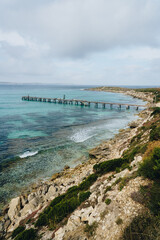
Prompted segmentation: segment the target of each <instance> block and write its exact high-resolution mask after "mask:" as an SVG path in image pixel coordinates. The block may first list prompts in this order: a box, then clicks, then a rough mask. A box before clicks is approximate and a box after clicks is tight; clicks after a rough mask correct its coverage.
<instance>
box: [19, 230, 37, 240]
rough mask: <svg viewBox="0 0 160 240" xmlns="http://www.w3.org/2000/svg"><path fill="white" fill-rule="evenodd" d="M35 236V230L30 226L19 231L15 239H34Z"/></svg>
mask: <svg viewBox="0 0 160 240" xmlns="http://www.w3.org/2000/svg"><path fill="white" fill-rule="evenodd" d="M35 238H36V230H35V229H33V228H30V229H28V230H24V231H23V232H21V233H19V234H18V235H17V236H16V238H15V240H34V239H35Z"/></svg>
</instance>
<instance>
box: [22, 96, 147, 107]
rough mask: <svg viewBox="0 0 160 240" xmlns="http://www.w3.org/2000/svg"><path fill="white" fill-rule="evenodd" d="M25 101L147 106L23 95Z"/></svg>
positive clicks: (103, 105) (96, 105)
mask: <svg viewBox="0 0 160 240" xmlns="http://www.w3.org/2000/svg"><path fill="white" fill-rule="evenodd" d="M22 100H23V101H35V102H48V103H59V104H75V105H79V104H80V106H82V107H83V106H85V107H86V106H88V107H89V106H90V105H91V104H94V105H95V107H96V108H98V106H99V105H101V107H102V108H105V107H106V105H109V106H110V109H112V108H113V105H115V106H116V105H117V106H118V108H119V109H121V108H122V106H123V107H126V109H130V107H136V110H138V109H139V108H145V105H137V104H128V103H113V102H97V101H87V100H78V99H66V98H46V97H45V98H42V97H30V96H29V95H28V96H23V97H22Z"/></svg>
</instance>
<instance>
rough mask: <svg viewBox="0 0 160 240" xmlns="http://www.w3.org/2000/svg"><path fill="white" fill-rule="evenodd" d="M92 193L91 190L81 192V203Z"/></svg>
mask: <svg viewBox="0 0 160 240" xmlns="http://www.w3.org/2000/svg"><path fill="white" fill-rule="evenodd" d="M90 195H91V192H89V191H88V192H80V194H79V201H80V203H82V202H84V201H85V200H86V199H88V198H89V196H90Z"/></svg>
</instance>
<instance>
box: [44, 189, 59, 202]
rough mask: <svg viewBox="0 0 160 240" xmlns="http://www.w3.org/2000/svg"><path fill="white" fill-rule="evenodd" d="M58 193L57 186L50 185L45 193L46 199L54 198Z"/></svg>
mask: <svg viewBox="0 0 160 240" xmlns="http://www.w3.org/2000/svg"><path fill="white" fill-rule="evenodd" d="M57 195H58V193H57V191H56V188H55V187H54V186H50V187H49V189H48V192H47V193H46V195H45V199H46V200H53V199H54V198H55V197H56V196H57Z"/></svg>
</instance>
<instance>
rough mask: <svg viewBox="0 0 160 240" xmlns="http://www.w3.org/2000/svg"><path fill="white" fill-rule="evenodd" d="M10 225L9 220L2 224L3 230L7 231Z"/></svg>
mask: <svg viewBox="0 0 160 240" xmlns="http://www.w3.org/2000/svg"><path fill="white" fill-rule="evenodd" d="M10 224H11V221H10V220H7V221H6V222H5V224H4V228H5V229H7V228H8V227H9V225H10Z"/></svg>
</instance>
